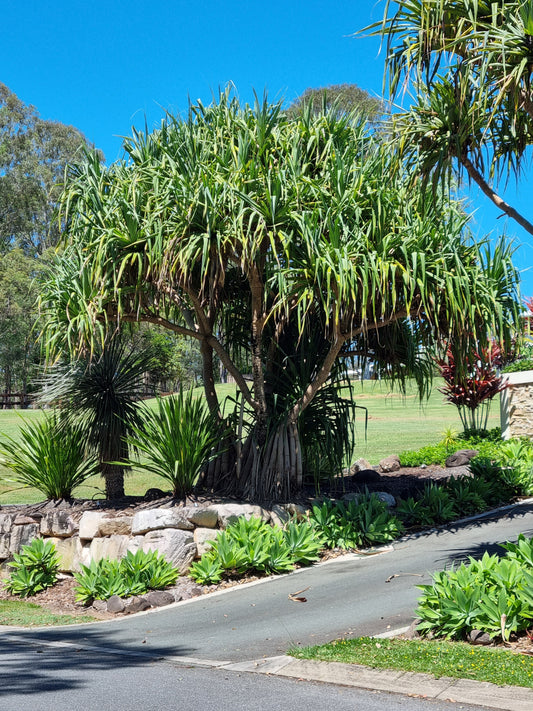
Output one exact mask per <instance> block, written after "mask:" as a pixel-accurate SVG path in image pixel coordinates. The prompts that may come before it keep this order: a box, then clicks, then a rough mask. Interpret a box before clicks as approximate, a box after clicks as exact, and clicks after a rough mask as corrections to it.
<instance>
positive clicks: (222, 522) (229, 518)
mask: <svg viewBox="0 0 533 711" xmlns="http://www.w3.org/2000/svg"><path fill="white" fill-rule="evenodd" d="M211 508H213V509H215V511H216V512H217V514H218V525H219V527H220V528H227V527H228V526H229V525H230V524H231V523H235V522H236V521H237V519H238V518H240V517H241V516H244V517H245V518H247V519H249V518H252V516H253V517H255V518H262V519H264V520H265V521H268V520H269V519H270V514H269V513H268V512H267V511H265V510H264V509H262V508H261V506H254V505H253V504H213V505H212V506H211Z"/></svg>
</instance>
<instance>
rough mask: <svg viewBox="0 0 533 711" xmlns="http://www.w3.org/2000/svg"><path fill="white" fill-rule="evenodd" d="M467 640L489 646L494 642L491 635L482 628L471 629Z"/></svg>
mask: <svg viewBox="0 0 533 711" xmlns="http://www.w3.org/2000/svg"><path fill="white" fill-rule="evenodd" d="M466 641H467V642H469V643H470V644H474V645H479V646H488V645H489V644H492V638H491V636H490V635H489V634H487V633H486V632H483V631H482V630H470V632H469V633H468V634H467V635H466Z"/></svg>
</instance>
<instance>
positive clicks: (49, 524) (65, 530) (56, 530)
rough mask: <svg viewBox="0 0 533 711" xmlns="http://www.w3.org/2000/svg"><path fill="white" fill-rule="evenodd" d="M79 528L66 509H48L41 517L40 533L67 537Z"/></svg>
mask: <svg viewBox="0 0 533 711" xmlns="http://www.w3.org/2000/svg"><path fill="white" fill-rule="evenodd" d="M78 529H79V526H78V524H77V523H76V521H75V520H74V519H73V518H72V516H71V515H70V514H69V513H68V511H49V512H48V513H46V514H45V515H44V516H43V517H42V518H41V535H42V536H54V537H55V538H69V537H70V536H72V534H73V533H75V532H76V531H77V530H78Z"/></svg>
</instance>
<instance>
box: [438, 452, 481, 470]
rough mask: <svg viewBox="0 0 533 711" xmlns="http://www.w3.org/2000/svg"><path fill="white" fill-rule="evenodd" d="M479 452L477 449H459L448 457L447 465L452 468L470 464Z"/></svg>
mask: <svg viewBox="0 0 533 711" xmlns="http://www.w3.org/2000/svg"><path fill="white" fill-rule="evenodd" d="M478 454H479V452H478V451H477V450H476V449H459V450H458V451H457V452H454V453H453V454H450V456H449V457H448V458H447V459H446V466H447V467H450V468H452V467H464V466H465V465H466V464H470V460H471V459H472V458H473V457H476V456H477V455H478Z"/></svg>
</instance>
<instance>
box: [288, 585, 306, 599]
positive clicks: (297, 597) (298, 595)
mask: <svg viewBox="0 0 533 711" xmlns="http://www.w3.org/2000/svg"><path fill="white" fill-rule="evenodd" d="M306 590H309V586H307V587H306V588H303V590H298V591H297V592H295V593H289V600H292V601H293V602H307V598H306V597H300V595H301V593H303V592H305V591H306Z"/></svg>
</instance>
